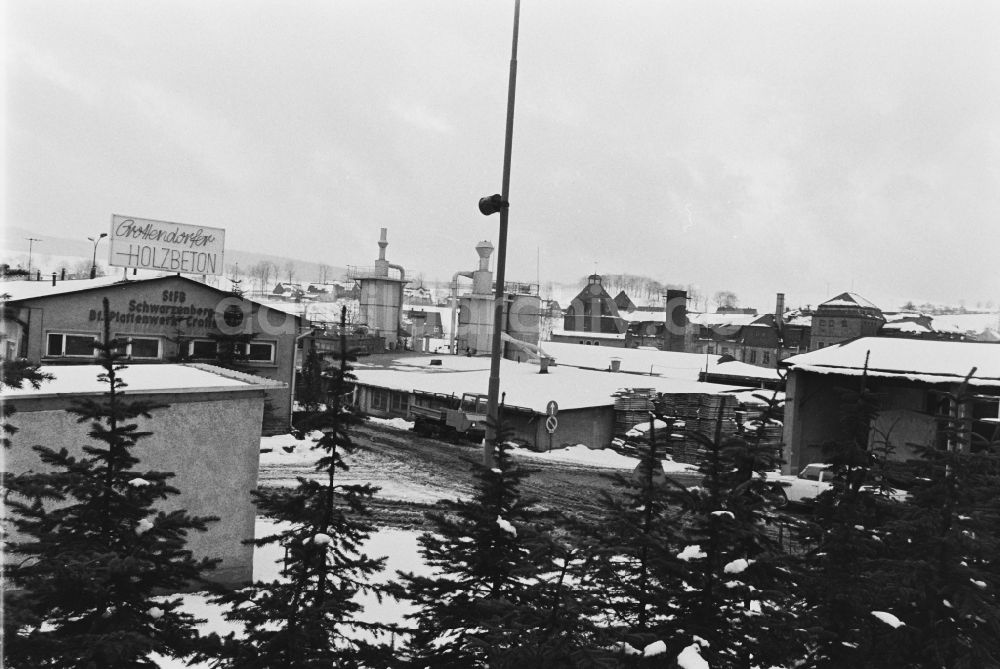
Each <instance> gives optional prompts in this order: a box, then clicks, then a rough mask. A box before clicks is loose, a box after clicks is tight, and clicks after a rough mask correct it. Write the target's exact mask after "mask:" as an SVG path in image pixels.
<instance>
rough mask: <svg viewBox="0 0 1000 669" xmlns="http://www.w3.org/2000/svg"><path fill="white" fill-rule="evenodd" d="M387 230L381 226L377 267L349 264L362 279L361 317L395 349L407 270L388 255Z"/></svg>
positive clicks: (352, 274) (357, 278)
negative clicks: (391, 261)
mask: <svg viewBox="0 0 1000 669" xmlns="http://www.w3.org/2000/svg"><path fill="white" fill-rule="evenodd" d="M385 231H386V229H385V228H382V229H381V237H380V238H379V241H378V259H377V260H376V261H375V266H374V267H348V268H347V276H348V278H350V279H354V280H355V281H357V282H358V285H359V287H360V289H361V295H360V297H359V298H358V312H359V313H358V318H359V320H360V322H361V323H364V324H365V325H367V326H368V328H369V331H370V332H371V333H372V334H376V335H378V336H380V337H383V338H384V339H385V344H386V346H387V347H388V348H389V349H390V350H391V349H395V348H396V346H397V345H398V342H399V329H400V323H401V317H402V307H403V286H405V285H406V271H405V270H404V269H403V267H402V266H401V265H395V264H393V263H390V262H389V261H388V260H386V258H385V248H386V247H387V246H388V245H389V242H388V241H386V232H385Z"/></svg>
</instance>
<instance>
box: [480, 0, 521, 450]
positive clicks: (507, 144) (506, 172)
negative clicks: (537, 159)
mask: <svg viewBox="0 0 1000 669" xmlns="http://www.w3.org/2000/svg"><path fill="white" fill-rule="evenodd" d="M520 15H521V0H514V39H513V41H512V43H511V47H510V78H509V80H508V82H507V132H506V136H505V139H504V147H503V186H502V188H501V189H500V198H501V201H502V202H503V206H502V207H501V208H500V239H499V243H498V245H497V274H496V281H497V287H496V293H495V294H496V297H495V299H494V305H493V352H492V357H491V359H490V385H489V389H488V391H487V392H488V394H487V402H486V415H487V416H488V417H489V421H488V422H487V427H486V437H485V438H484V439H483V465H484V466H486V467H492V466H493V442H494V441H495V440H496V429H497V420H498V416H499V401H498V400H499V398H500V351H501V348H502V340H501V336H500V335H501V333H502V332H503V322H504V318H503V310H504V300H505V299H506V290H504V281H505V276H504V274H505V269H506V263H507V214H508V210H509V206H508V203H509V200H508V196H509V195H510V153H511V145H512V143H513V138H514V88H515V83H516V82H517V29H518V20H519V18H520Z"/></svg>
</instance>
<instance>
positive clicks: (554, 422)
mask: <svg viewBox="0 0 1000 669" xmlns="http://www.w3.org/2000/svg"><path fill="white" fill-rule="evenodd" d="M557 427H559V419H558V418H556V417H555V416H549V417H548V418H546V419H545V429H546V430H548V431H549V434H552V433H553V432H555V431H556V428H557Z"/></svg>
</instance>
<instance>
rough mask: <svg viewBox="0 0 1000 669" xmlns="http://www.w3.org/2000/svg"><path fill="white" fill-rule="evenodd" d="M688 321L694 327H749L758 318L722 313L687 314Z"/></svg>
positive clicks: (752, 315)
mask: <svg viewBox="0 0 1000 669" xmlns="http://www.w3.org/2000/svg"><path fill="white" fill-rule="evenodd" d="M687 317H688V321H689V322H691V323H694V324H695V325H704V326H707V327H711V326H714V325H737V326H741V325H750V323H753V322H754V321H755V320H757V319H758V318H759V316H758V315H757V314H740V313H722V314H718V313H716V314H698V313H688V315H687Z"/></svg>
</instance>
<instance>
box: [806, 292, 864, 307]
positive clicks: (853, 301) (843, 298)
mask: <svg viewBox="0 0 1000 669" xmlns="http://www.w3.org/2000/svg"><path fill="white" fill-rule="evenodd" d="M819 306H821V307H863V308H865V309H878V307H877V306H875V305H874V304H872V303H871V302H869V301H868V300H866V299H865V298H863V297H861V296H860V295H858V294H857V293H841V294H840V295H837V296H836V297H832V298H830V299H829V300H827V301H826V302H823V303H822V304H820V305H819Z"/></svg>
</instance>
